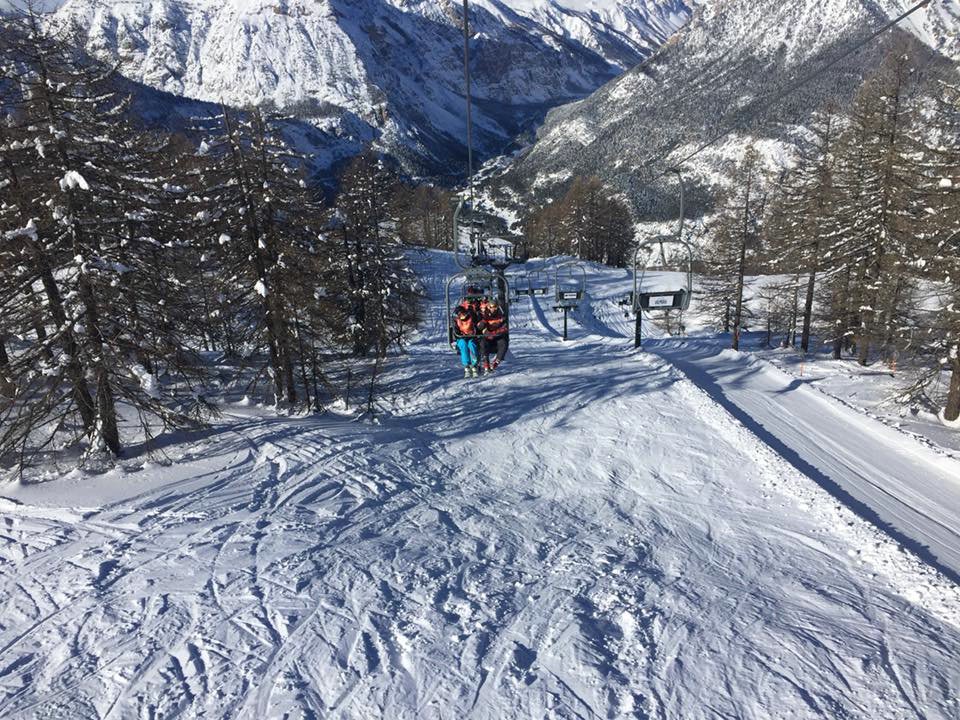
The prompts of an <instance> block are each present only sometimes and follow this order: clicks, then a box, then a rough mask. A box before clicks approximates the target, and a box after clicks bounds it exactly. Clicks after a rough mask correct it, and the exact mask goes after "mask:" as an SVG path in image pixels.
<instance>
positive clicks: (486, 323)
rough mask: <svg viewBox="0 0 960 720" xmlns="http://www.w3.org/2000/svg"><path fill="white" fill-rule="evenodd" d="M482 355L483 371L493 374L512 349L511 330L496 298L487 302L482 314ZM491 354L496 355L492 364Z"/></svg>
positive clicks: (480, 328) (480, 327)
mask: <svg viewBox="0 0 960 720" xmlns="http://www.w3.org/2000/svg"><path fill="white" fill-rule="evenodd" d="M478 328H479V330H480V333H481V336H480V355H481V356H482V357H483V370H484V372H487V373H492V372H493V371H494V370H496V369H497V368H498V367H499V366H500V363H502V362H503V359H504V357H506V355H507V350H508V349H509V347H510V329H509V327H508V326H507V317H506V315H504V313H503V308H502V307H500V303H499V302H497V300H496V299H495V298H491V299H489V300H487V302H486V305H485V306H484V307H483V309H482V310H481V312H480V322H479V323H478ZM491 353H496V355H495V357H494V359H493V362H492V363H491V362H490V355H491Z"/></svg>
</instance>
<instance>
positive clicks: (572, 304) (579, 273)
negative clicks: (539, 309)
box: [553, 262, 587, 310]
mask: <svg viewBox="0 0 960 720" xmlns="http://www.w3.org/2000/svg"><path fill="white" fill-rule="evenodd" d="M553 287H554V301H555V303H556V307H557V309H558V310H561V309H563V308H564V307H568V308H576V307H577V306H579V305H580V301H581V300H583V296H584V293H586V290H587V270H586V268H585V267H584V266H583V265H582V264H580V263H578V262H568V263H563V264H562V265H558V266H557V268H556V270H555V271H554V283H553Z"/></svg>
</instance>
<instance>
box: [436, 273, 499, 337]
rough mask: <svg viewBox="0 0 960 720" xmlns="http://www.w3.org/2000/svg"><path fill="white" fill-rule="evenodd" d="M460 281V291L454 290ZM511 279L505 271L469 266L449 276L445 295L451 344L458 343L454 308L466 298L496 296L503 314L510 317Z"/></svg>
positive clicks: (474, 298) (477, 298) (448, 333)
mask: <svg viewBox="0 0 960 720" xmlns="http://www.w3.org/2000/svg"><path fill="white" fill-rule="evenodd" d="M457 283H460V291H459V292H453V288H454V287H455V286H456V285H457ZM510 294H511V290H510V281H509V280H507V278H506V276H505V275H504V274H503V273H499V272H494V271H490V270H487V269H486V268H469V269H467V270H463V271H461V272H458V273H456V274H454V275H451V276H450V277H449V278H447V283H446V289H445V293H444V297H445V298H446V306H447V340H448V342H449V343H450V345H454V344H456V333H455V332H454V328H455V325H454V310H455V309H456V308H457V306H458V305H460V303H462V302H463V301H464V300H477V301H479V300H483V299H485V298H495V299H496V300H497V302H498V303H499V304H500V307H501V308H503V314H504V316H505V317H506V318H507V321H508V322H509V319H510Z"/></svg>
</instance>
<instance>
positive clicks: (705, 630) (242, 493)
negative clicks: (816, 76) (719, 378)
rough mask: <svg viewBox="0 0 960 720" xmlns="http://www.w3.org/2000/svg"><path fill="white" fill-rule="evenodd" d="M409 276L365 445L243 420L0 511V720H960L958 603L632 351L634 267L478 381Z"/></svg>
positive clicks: (236, 413) (351, 431)
mask: <svg viewBox="0 0 960 720" xmlns="http://www.w3.org/2000/svg"><path fill="white" fill-rule="evenodd" d="M420 264H421V272H422V275H423V276H424V279H425V285H426V286H427V288H428V291H429V292H430V295H431V297H432V298H433V299H432V301H431V302H430V304H429V307H428V317H427V322H426V323H425V326H424V327H425V329H424V336H423V339H422V341H421V342H420V343H418V344H416V345H415V346H414V347H413V348H412V350H411V353H410V354H409V356H407V357H405V358H404V359H403V360H402V362H401V364H400V367H398V368H397V369H396V370H395V371H394V372H393V374H392V375H391V377H390V380H389V382H390V383H391V385H392V387H391V388H390V390H391V391H393V395H392V396H393V397H394V398H395V400H394V401H393V404H392V406H391V407H390V408H389V410H388V411H387V410H385V411H384V413H383V415H382V416H381V419H380V422H379V423H377V424H372V423H368V422H349V421H346V420H344V419H340V418H333V417H330V418H320V419H312V418H311V419H289V418H276V417H270V416H268V415H264V414H262V413H260V412H258V411H256V410H254V409H248V408H242V409H233V410H231V411H230V412H229V413H228V415H227V417H226V419H225V421H224V423H223V425H222V427H220V428H219V432H218V433H217V434H216V435H214V436H212V437H209V438H207V439H204V440H199V441H197V443H196V447H195V448H193V449H192V454H191V456H190V458H188V459H186V460H184V461H183V462H184V463H185V464H186V468H187V469H190V470H191V471H190V472H185V471H184V467H183V466H181V465H178V466H177V475H176V478H179V479H172V480H170V481H169V482H167V483H166V484H160V485H159V486H156V483H154V484H150V483H147V484H146V486H149V487H152V488H153V489H149V490H146V491H144V492H142V493H138V492H137V491H136V489H135V488H136V484H137V483H138V478H137V476H136V473H131V474H130V475H129V476H128V477H127V478H126V479H125V482H127V483H128V484H129V487H127V488H121V489H120V490H118V493H119V495H118V496H117V498H116V499H115V500H114V501H112V502H108V503H105V504H103V506H102V507H97V508H90V509H76V508H58V507H56V503H51V502H49V501H45V502H40V500H39V499H38V498H39V497H40V495H37V494H36V493H39V492H41V491H44V490H46V489H45V488H41V489H37V488H19V487H14V486H10V487H9V488H5V489H0V490H2V492H3V493H4V494H5V495H7V496H9V499H4V498H3V497H0V510H2V515H0V590H2V592H0V717H4V718H6V717H11V718H54V717H55V718H97V719H98V720H99V719H101V718H161V717H162V718H170V717H183V718H199V717H236V718H257V719H259V718H381V717H389V718H477V719H486V718H491V719H492V718H506V717H509V718H527V717H529V718H543V717H556V718H614V717H633V718H682V719H685V720H686V719H689V718H715V717H737V718H770V717H778V718H884V719H886V718H891V719H893V718H953V719H956V718H958V717H960V705H958V697H960V599H958V590H957V587H956V586H955V585H953V584H952V583H951V582H950V581H949V580H946V579H944V578H943V577H941V576H939V575H938V574H937V573H936V572H935V571H933V570H931V569H930V568H928V567H927V566H925V565H924V564H923V563H921V562H919V561H917V560H916V559H915V558H913V556H912V555H910V554H908V553H904V552H901V551H899V550H898V549H897V548H896V544H895V543H894V542H892V541H891V540H889V539H887V538H886V537H885V536H884V535H882V534H881V533H879V532H878V531H877V530H876V529H874V528H873V527H871V526H870V525H868V524H867V523H865V522H863V521H862V520H860V519H859V518H857V517H856V516H855V515H854V514H853V513H852V512H851V511H849V510H847V509H846V508H845V507H842V506H840V505H838V503H837V502H836V501H835V500H833V499H832V498H831V497H830V496H829V495H828V494H827V493H825V492H824V491H823V490H821V489H820V488H819V487H818V486H817V485H816V483H814V482H813V481H812V480H810V479H809V478H807V477H805V476H803V475H802V474H801V473H799V472H798V471H797V470H796V469H795V468H794V467H793V466H791V465H790V464H789V463H787V462H786V461H785V460H784V459H783V458H781V457H780V456H778V455H777V454H776V453H775V452H773V450H771V448H770V447H768V446H767V445H766V444H764V443H763V442H761V441H760V440H759V439H758V438H757V437H756V436H755V435H754V434H753V433H752V432H751V431H750V429H748V428H747V427H745V426H743V425H741V424H740V423H739V422H738V421H737V420H736V419H735V418H734V417H733V416H731V415H730V414H729V413H728V412H727V411H726V410H725V409H724V408H723V407H722V406H721V405H718V404H717V402H716V401H715V400H714V399H713V398H712V397H711V396H710V395H709V394H708V393H707V392H705V391H704V390H703V389H701V388H700V387H698V386H697V385H695V384H694V383H693V382H692V381H691V379H690V378H689V377H687V376H686V375H684V374H683V373H682V372H680V371H679V370H678V369H677V368H675V367H674V366H673V365H672V364H671V363H670V362H668V360H667V359H666V358H669V353H667V352H664V353H662V355H654V354H640V353H635V352H633V351H631V350H629V349H628V343H627V342H626V341H625V336H626V335H628V334H629V333H630V332H631V331H632V323H631V321H629V320H627V319H625V318H624V317H623V315H622V312H621V311H620V310H619V309H618V308H617V307H616V306H615V304H614V303H613V301H612V298H613V297H615V296H616V294H617V293H618V292H620V291H622V290H623V289H625V286H626V283H627V282H628V280H627V279H626V276H625V275H624V274H623V273H622V272H619V273H618V272H617V271H606V272H605V273H603V274H602V275H601V274H600V273H599V272H595V273H592V274H591V280H592V281H600V280H602V281H603V283H605V284H599V285H598V284H595V285H594V286H593V287H594V295H596V296H597V299H594V300H593V301H592V303H591V304H589V305H586V306H584V307H583V308H582V309H581V310H580V311H579V312H577V313H574V314H573V316H572V317H571V341H570V342H567V343H563V342H561V341H560V339H559V334H558V332H557V328H558V327H559V326H558V325H557V324H556V323H557V321H556V316H555V315H554V313H553V311H552V310H551V309H550V308H549V300H543V299H540V300H535V299H534V300H531V299H525V300H522V301H520V302H518V303H516V304H515V305H514V308H513V318H512V324H513V332H512V349H511V353H512V356H511V357H510V358H509V360H508V363H507V364H505V365H504V366H503V371H502V374H501V375H500V376H494V377H491V378H483V379H480V380H477V381H465V380H462V379H459V378H458V375H459V372H458V370H457V367H456V361H455V358H454V356H453V353H451V352H450V351H449V349H448V348H447V347H446V345H445V344H444V343H443V341H442V340H438V339H439V338H442V337H443V336H444V334H445V330H444V328H445V325H444V313H445V309H444V308H443V305H442V301H440V300H439V298H440V297H441V295H442V280H443V276H444V275H446V274H447V273H449V272H451V271H452V267H451V265H450V262H449V258H448V257H447V256H446V255H443V254H437V253H429V254H425V255H424V256H423V258H422V259H421V260H420ZM600 294H602V295H603V297H602V298H600ZM144 472H154V473H155V472H163V469H162V468H161V469H160V470H156V469H154V470H150V471H144ZM123 493H126V496H122V495H123ZM44 497H48V496H44ZM31 498H33V499H32V500H31Z"/></svg>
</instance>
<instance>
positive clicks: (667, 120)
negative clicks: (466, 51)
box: [508, 0, 960, 203]
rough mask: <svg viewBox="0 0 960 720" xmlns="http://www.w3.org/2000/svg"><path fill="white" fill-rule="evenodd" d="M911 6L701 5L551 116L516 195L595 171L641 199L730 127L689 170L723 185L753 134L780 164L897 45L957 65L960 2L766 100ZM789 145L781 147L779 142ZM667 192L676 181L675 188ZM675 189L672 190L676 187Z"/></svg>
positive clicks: (882, 0)
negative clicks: (723, 167) (923, 47)
mask: <svg viewBox="0 0 960 720" xmlns="http://www.w3.org/2000/svg"><path fill="white" fill-rule="evenodd" d="M913 4H914V3H912V2H907V0H794V1H793V2H786V3H785V2H782V0H724V1H723V2H714V3H710V4H706V5H704V6H703V8H702V10H701V11H700V12H698V13H697V14H696V15H695V16H694V18H693V20H692V21H691V22H690V23H689V24H688V25H687V26H686V27H685V28H684V29H683V30H681V31H680V32H679V33H678V34H677V35H676V37H675V38H674V40H673V41H671V42H670V43H668V44H667V45H666V46H665V47H663V49H662V50H660V51H659V52H658V53H657V54H656V55H655V56H654V57H653V58H652V59H651V60H650V61H648V62H647V63H645V64H644V65H642V66H640V67H638V68H635V69H634V70H632V71H630V72H628V73H626V74H624V75H622V76H620V77H618V78H617V79H615V80H613V81H612V82H610V83H608V84H607V85H605V86H604V87H603V88H601V89H600V90H598V91H597V92H596V93H595V94H593V95H592V96H591V97H589V98H587V99H585V100H583V101H581V102H576V103H572V104H569V105H566V106H563V107H561V108H557V109H555V110H553V111H552V112H551V113H550V114H549V115H548V118H547V121H546V123H545V125H544V126H543V127H542V128H541V130H540V132H539V134H538V141H537V142H536V144H535V145H534V146H533V148H532V149H531V150H530V151H529V152H528V153H527V154H526V155H525V156H524V158H523V159H522V160H520V161H519V162H518V163H516V164H515V166H514V167H513V168H512V170H511V173H510V176H509V178H508V179H509V181H510V182H511V184H513V185H514V186H515V187H517V188H529V187H540V188H549V186H550V185H551V184H557V183H562V182H564V181H566V180H568V179H569V178H570V177H572V176H573V175H577V174H596V175H598V176H600V177H602V178H604V179H606V180H608V181H609V182H610V183H611V184H612V185H613V186H615V187H617V188H619V189H620V190H622V191H624V192H626V193H627V194H628V195H629V196H630V197H631V198H632V199H633V200H634V201H635V202H637V203H642V202H644V199H645V197H644V196H645V192H646V188H645V187H644V186H645V184H646V183H647V182H648V181H649V177H650V175H649V174H647V173H646V172H645V171H644V168H645V167H646V166H648V164H650V163H651V162H653V164H654V167H653V170H654V172H655V173H657V172H662V171H663V170H664V169H665V168H667V167H669V165H670V164H671V163H673V162H676V161H677V160H678V159H679V158H682V157H683V156H684V155H685V154H688V153H690V152H692V151H693V150H695V149H696V148H697V147H698V146H699V145H700V144H701V143H702V142H704V141H705V140H709V139H711V138H713V137H715V136H716V135H718V134H720V133H721V132H722V131H724V130H726V129H727V128H729V127H730V126H731V125H734V124H737V125H738V126H739V127H740V128H742V129H741V130H740V131H739V132H738V133H736V134H734V135H733V136H732V137H731V138H730V139H728V140H727V141H725V142H724V143H721V144H719V145H718V146H717V147H715V148H712V149H711V150H710V151H709V152H707V153H705V154H704V155H702V156H700V157H699V158H698V159H697V161H696V162H694V163H693V164H691V165H689V166H688V167H687V168H686V169H687V170H688V171H689V172H690V173H691V174H692V175H698V176H699V179H700V180H701V181H705V182H710V181H712V180H715V179H716V175H715V169H716V167H717V164H718V161H720V160H722V159H724V158H734V157H738V156H739V154H740V153H741V152H742V150H743V148H744V147H745V145H746V144H747V142H748V141H749V139H750V138H753V139H760V140H761V145H762V147H761V149H762V150H763V151H764V152H765V153H766V155H767V156H769V157H771V158H775V157H777V156H782V155H783V153H784V152H787V151H789V147H790V140H791V136H792V135H793V133H795V132H796V131H797V130H798V126H802V125H803V123H804V122H805V121H806V119H807V118H808V117H809V114H810V113H811V112H812V111H813V110H814V109H816V108H817V107H819V106H821V105H822V104H823V103H824V101H825V100H826V99H828V98H835V99H839V100H840V101H841V102H843V101H845V100H847V99H849V98H850V97H851V95H852V93H853V91H854V89H855V88H856V87H857V86H858V85H859V83H860V82H861V80H862V78H863V76H864V75H865V74H867V73H869V72H870V71H871V70H872V69H873V68H875V67H876V66H877V64H878V63H879V60H880V58H881V57H882V56H883V54H884V53H885V52H886V50H887V49H888V48H889V47H891V45H892V43H895V42H898V40H902V39H904V38H907V37H910V38H920V40H922V41H923V42H924V43H926V44H927V45H928V46H929V47H930V48H932V49H933V50H935V51H937V52H936V54H935V55H934V56H933V57H932V58H931V62H938V60H937V58H938V57H946V58H951V59H954V60H956V59H957V58H960V41H958V39H957V32H956V31H957V29H958V27H960V3H957V2H956V0H949V1H948V2H942V3H935V4H934V5H933V6H931V7H930V8H928V9H925V10H922V11H920V12H919V13H918V14H915V15H914V16H913V17H912V18H910V19H909V21H908V22H905V23H903V25H902V26H901V27H900V28H899V29H896V30H894V31H892V32H890V33H888V34H887V35H885V36H884V37H883V38H882V39H881V41H879V42H876V43H873V44H871V45H870V46H868V47H866V48H864V49H863V50H861V51H859V52H857V53H856V54H854V55H852V56H851V57H849V58H847V59H846V60H844V61H843V62H842V63H840V64H838V65H837V66H836V67H834V68H832V69H831V70H830V71H829V72H827V73H825V74H824V75H823V76H821V77H819V78H818V79H817V80H816V82H814V83H811V84H810V85H807V86H805V87H804V88H803V89H802V90H800V91H799V92H797V93H796V94H794V95H793V96H792V97H791V98H790V99H789V100H788V101H786V102H783V103H778V104H776V105H774V106H773V107H772V112H762V108H763V106H764V105H765V104H766V103H767V100H768V99H769V98H771V97H773V96H775V95H776V94H777V92H778V91H779V90H780V89H782V88H785V87H787V86H789V85H790V84H791V83H792V82H794V81H796V80H797V79H798V78H801V77H803V76H805V75H806V74H807V73H809V72H811V71H812V70H813V69H815V68H818V67H820V66H821V65H822V64H823V63H824V62H825V61H826V60H827V59H830V58H833V57H834V56H836V55H837V54H839V53H840V52H842V51H843V50H845V49H847V48H849V47H850V46H852V45H853V44H854V43H855V42H857V41H859V40H861V39H863V38H865V37H867V36H868V35H869V34H870V33H872V32H873V31H875V30H876V29H878V28H879V27H881V26H882V25H883V24H884V23H886V22H887V21H888V20H889V19H890V18H893V17H896V16H898V15H900V14H901V13H902V12H904V11H905V10H906V9H907V8H908V7H909V6H912V5H913ZM784 141H786V142H784ZM669 182H670V183H671V184H672V183H673V180H670V181H669ZM669 192H673V189H672V188H671V189H670V191H669Z"/></svg>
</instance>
